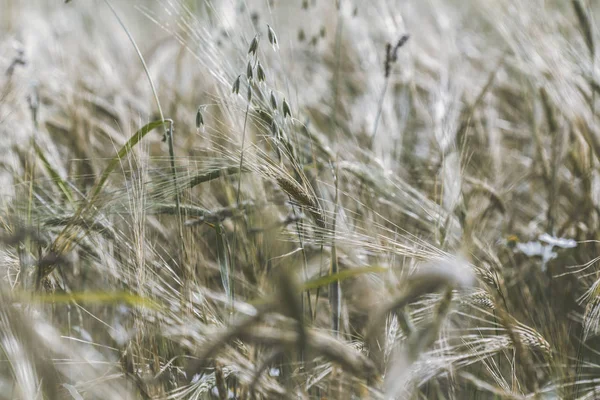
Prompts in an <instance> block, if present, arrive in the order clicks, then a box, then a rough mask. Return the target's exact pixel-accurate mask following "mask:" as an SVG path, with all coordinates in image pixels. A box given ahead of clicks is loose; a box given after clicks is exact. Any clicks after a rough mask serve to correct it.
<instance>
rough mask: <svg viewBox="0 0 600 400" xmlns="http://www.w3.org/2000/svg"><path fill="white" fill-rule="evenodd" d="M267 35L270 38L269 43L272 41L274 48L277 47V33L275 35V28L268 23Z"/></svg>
mask: <svg viewBox="0 0 600 400" xmlns="http://www.w3.org/2000/svg"><path fill="white" fill-rule="evenodd" d="M267 36H268V38H269V43H271V46H273V48H274V49H276V48H277V46H278V44H277V35H275V31H274V30H273V28H271V26H270V25H269V24H267Z"/></svg>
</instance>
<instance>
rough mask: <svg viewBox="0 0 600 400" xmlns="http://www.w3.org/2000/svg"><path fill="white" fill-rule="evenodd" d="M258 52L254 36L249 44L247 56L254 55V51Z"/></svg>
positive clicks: (256, 39) (256, 38) (256, 40)
mask: <svg viewBox="0 0 600 400" xmlns="http://www.w3.org/2000/svg"><path fill="white" fill-rule="evenodd" d="M257 50H258V35H256V36H254V39H252V42H250V48H249V49H248V54H253V55H256V51H257Z"/></svg>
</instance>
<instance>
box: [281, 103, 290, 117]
mask: <svg viewBox="0 0 600 400" xmlns="http://www.w3.org/2000/svg"><path fill="white" fill-rule="evenodd" d="M282 107H283V117H284V118H285V117H287V116H290V117H291V116H292V112H291V110H290V105H289V104H288V102H287V101H286V100H285V99H283V106H282Z"/></svg>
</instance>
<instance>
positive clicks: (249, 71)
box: [246, 61, 254, 80]
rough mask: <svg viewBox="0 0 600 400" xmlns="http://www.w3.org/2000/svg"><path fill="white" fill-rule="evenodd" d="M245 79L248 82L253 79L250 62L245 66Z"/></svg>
mask: <svg viewBox="0 0 600 400" xmlns="http://www.w3.org/2000/svg"><path fill="white" fill-rule="evenodd" d="M246 77H247V78H248V80H252V78H253V77H254V73H253V72H252V61H248V65H247V66H246Z"/></svg>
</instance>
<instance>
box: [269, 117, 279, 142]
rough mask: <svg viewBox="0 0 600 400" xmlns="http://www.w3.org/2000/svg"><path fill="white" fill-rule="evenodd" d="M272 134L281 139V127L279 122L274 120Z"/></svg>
mask: <svg viewBox="0 0 600 400" xmlns="http://www.w3.org/2000/svg"><path fill="white" fill-rule="evenodd" d="M271 133H272V134H273V136H275V137H276V138H279V126H278V125H277V122H276V121H275V120H273V121H272V122H271Z"/></svg>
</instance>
